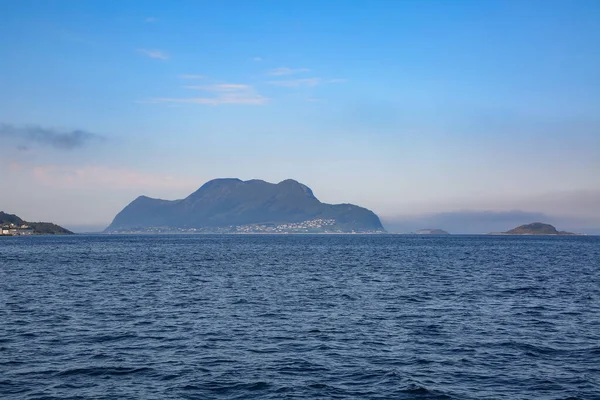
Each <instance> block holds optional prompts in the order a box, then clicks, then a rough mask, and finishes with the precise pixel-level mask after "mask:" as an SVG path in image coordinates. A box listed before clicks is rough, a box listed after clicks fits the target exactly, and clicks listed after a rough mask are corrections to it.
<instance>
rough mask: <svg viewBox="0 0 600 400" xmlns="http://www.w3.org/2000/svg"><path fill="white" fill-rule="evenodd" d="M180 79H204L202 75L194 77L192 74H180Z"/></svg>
mask: <svg viewBox="0 0 600 400" xmlns="http://www.w3.org/2000/svg"><path fill="white" fill-rule="evenodd" d="M179 78H180V79H206V76H204V75H194V74H181V75H179Z"/></svg>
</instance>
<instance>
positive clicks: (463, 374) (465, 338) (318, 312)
mask: <svg viewBox="0 0 600 400" xmlns="http://www.w3.org/2000/svg"><path fill="white" fill-rule="evenodd" d="M0 321H1V322H0V397H1V398H3V399H23V398H25V399H41V398H44V399H67V398H78V397H79V398H97V399H104V398H106V399H114V398H119V399H128V398H131V399H134V398H135V399H137V398H145V399H169V398H173V399H175V398H180V399H210V398H224V399H248V398H257V399H265V398H266V399H269V398H272V399H279V398H290V399H291V398H293V399H315V398H362V399H389V398H397V399H398V398H399V399H482V398H486V399H566V398H572V399H592V398H600V237H508V236H507V237H492V236H448V237H441V236H440V237H427V236H414V237H413V236H393V235H381V236H379V235H373V236H361V235H347V236H336V235H322V236H313V235H281V236H268V235H254V236H252V235H249V236H242V235H239V236H236V235H231V236H216V235H215V236H209V235H197V236H187V235H173V236H150V235H148V236H101V235H97V236H74V237H14V238H1V240H0Z"/></svg>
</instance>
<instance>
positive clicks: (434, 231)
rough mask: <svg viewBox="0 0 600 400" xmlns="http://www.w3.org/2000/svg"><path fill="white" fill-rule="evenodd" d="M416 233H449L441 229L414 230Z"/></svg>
mask: <svg viewBox="0 0 600 400" xmlns="http://www.w3.org/2000/svg"><path fill="white" fill-rule="evenodd" d="M415 234H416V235H449V233H448V232H446V231H444V230H442V229H419V230H417V231H416V232H415Z"/></svg>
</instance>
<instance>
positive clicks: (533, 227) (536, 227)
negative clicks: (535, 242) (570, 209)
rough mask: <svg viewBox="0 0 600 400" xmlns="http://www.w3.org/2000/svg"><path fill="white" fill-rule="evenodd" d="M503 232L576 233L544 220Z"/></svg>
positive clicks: (517, 233) (532, 233)
mask: <svg viewBox="0 0 600 400" xmlns="http://www.w3.org/2000/svg"><path fill="white" fill-rule="evenodd" d="M502 233H503V234H505V235H574V233H571V232H565V231H557V230H556V228H555V227H554V226H552V225H550V224H544V223H542V222H533V223H531V224H526V225H521V226H518V227H516V228H514V229H511V230H509V231H506V232H502Z"/></svg>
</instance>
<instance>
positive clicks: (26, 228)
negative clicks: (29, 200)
mask: <svg viewBox="0 0 600 400" xmlns="http://www.w3.org/2000/svg"><path fill="white" fill-rule="evenodd" d="M0 235H1V236H25V235H73V232H71V231H69V230H67V229H65V228H63V227H62V226H58V225H56V224H53V223H51V222H27V221H24V220H22V219H21V218H19V217H17V216H16V215H15V214H8V213H5V212H3V211H0Z"/></svg>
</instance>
